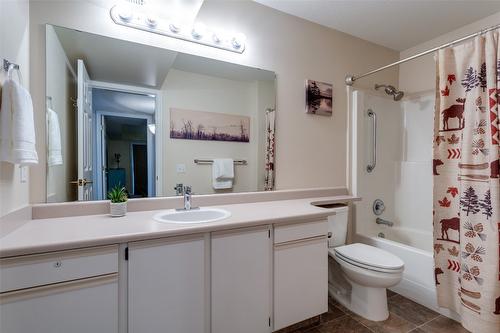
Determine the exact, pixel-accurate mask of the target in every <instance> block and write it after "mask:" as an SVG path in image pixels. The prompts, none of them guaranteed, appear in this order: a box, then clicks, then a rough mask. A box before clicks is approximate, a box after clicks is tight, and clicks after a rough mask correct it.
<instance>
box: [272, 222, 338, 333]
mask: <svg viewBox="0 0 500 333" xmlns="http://www.w3.org/2000/svg"><path fill="white" fill-rule="evenodd" d="M327 232H328V224H327V221H326V220H324V221H317V222H309V223H296V224H287V225H280V226H276V227H275V228H274V330H279V329H282V328H284V327H287V326H289V325H292V324H295V323H297V322H300V321H303V320H306V319H308V318H311V317H314V316H317V315H319V314H321V313H324V312H327V311H328V246H327Z"/></svg>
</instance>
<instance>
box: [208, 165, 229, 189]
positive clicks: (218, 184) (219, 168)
mask: <svg viewBox="0 0 500 333" xmlns="http://www.w3.org/2000/svg"><path fill="white" fill-rule="evenodd" d="M233 179H234V161H233V160H232V159H231V158H216V159H214V162H213V163H212V186H213V188H214V189H216V190H222V189H228V188H232V187H233Z"/></svg>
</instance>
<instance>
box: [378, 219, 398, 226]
mask: <svg viewBox="0 0 500 333" xmlns="http://www.w3.org/2000/svg"><path fill="white" fill-rule="evenodd" d="M375 223H377V224H385V225H386V226H389V227H392V226H393V225H394V222H391V221H387V220H384V219H381V218H380V217H377V219H376V220H375Z"/></svg>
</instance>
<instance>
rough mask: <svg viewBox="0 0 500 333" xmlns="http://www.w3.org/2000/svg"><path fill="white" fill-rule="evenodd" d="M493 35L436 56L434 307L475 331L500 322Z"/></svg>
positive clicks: (483, 332)
mask: <svg viewBox="0 0 500 333" xmlns="http://www.w3.org/2000/svg"><path fill="white" fill-rule="evenodd" d="M499 35H500V30H498V29H497V30H496V31H491V32H488V33H485V34H483V35H481V36H479V37H476V38H474V40H473V41H470V42H467V43H464V44H463V45H459V46H456V47H453V48H448V49H444V50H440V51H439V52H438V57H437V59H438V60H437V62H438V66H437V68H438V70H437V73H438V80H437V86H438V87H437V89H438V91H437V93H436V96H437V100H436V113H435V118H434V119H435V122H434V161H435V164H436V165H437V166H436V168H435V170H434V195H433V203H434V212H435V214H434V250H435V267H436V268H435V269H436V288H437V296H438V304H439V305H440V306H442V307H445V308H448V309H450V310H452V311H455V312H457V313H460V316H461V323H462V325H463V326H464V327H465V328H466V329H468V330H470V331H473V332H477V333H493V332H498V330H499V327H500V283H499V281H498V274H499V268H498V262H499V251H498V235H499V224H498V221H499V220H500V183H499V171H498V169H499V151H500V149H499V148H500V147H499V141H500V139H499V135H498V126H499V124H498V118H499V114H498V91H499V87H500V77H499V76H498V71H497V70H498V68H499V67H498V66H499V65H500V49H499V47H498V43H499ZM437 162H439V163H437ZM450 290H456V291H458V293H456V292H455V293H450Z"/></svg>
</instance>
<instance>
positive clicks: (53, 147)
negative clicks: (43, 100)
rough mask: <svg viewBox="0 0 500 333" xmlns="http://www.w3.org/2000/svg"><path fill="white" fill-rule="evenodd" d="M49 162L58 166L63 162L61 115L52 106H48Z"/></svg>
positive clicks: (50, 164) (49, 164)
mask: <svg viewBox="0 0 500 333" xmlns="http://www.w3.org/2000/svg"><path fill="white" fill-rule="evenodd" d="M47 141H48V142H47V147H48V152H47V164H48V166H56V165H62V164H63V158H62V150H61V129H60V127H59V117H58V116H57V113H56V112H55V111H54V110H52V109H51V108H47Z"/></svg>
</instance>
